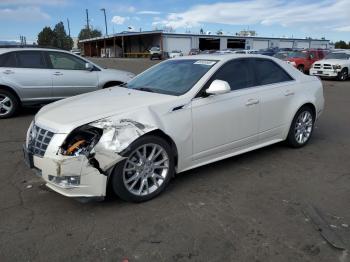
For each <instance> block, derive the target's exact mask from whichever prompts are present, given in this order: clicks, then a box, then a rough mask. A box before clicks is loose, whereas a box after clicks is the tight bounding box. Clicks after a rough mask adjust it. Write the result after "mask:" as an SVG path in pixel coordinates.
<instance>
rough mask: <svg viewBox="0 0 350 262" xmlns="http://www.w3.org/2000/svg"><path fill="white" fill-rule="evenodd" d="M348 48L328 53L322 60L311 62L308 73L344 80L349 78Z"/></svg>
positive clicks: (349, 57)
mask: <svg viewBox="0 0 350 262" xmlns="http://www.w3.org/2000/svg"><path fill="white" fill-rule="evenodd" d="M349 72H350V50H346V51H337V52H332V53H329V54H328V55H327V56H326V57H325V58H324V59H323V60H320V61H318V62H316V63H314V64H313V66H312V68H311V69H310V75H315V76H319V77H323V78H337V79H338V80H341V81H344V80H346V79H348V78H349Z"/></svg>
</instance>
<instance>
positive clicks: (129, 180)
mask: <svg viewBox="0 0 350 262" xmlns="http://www.w3.org/2000/svg"><path fill="white" fill-rule="evenodd" d="M125 157H126V159H125V160H123V161H122V162H120V163H118V164H117V165H116V167H115V169H114V172H113V174H112V175H113V177H112V187H113V190H114V192H115V193H116V194H117V195H118V196H119V197H120V198H121V199H123V200H125V201H130V202H143V201H147V200H150V199H152V198H154V197H155V196H157V195H158V194H160V193H161V192H162V191H163V190H164V189H165V187H166V186H167V184H168V183H169V181H170V179H171V177H172V176H173V174H174V157H173V153H172V151H171V148H170V146H169V144H168V143H167V142H166V141H165V140H164V139H162V138H160V137H156V136H144V137H141V138H139V139H138V140H136V141H135V142H134V143H132V145H131V146H130V150H128V153H127V154H126V156H125Z"/></svg>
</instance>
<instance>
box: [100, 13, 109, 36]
mask: <svg viewBox="0 0 350 262" xmlns="http://www.w3.org/2000/svg"><path fill="white" fill-rule="evenodd" d="M101 11H102V12H103V14H104V16H105V27H106V36H107V35H108V31H107V18H106V9H105V8H101Z"/></svg>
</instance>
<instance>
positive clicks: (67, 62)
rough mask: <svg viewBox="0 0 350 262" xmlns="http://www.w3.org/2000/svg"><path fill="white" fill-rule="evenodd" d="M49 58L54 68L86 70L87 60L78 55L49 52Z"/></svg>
mask: <svg viewBox="0 0 350 262" xmlns="http://www.w3.org/2000/svg"><path fill="white" fill-rule="evenodd" d="M49 58H50V61H51V64H52V68H54V69H65V70H85V64H86V62H85V61H84V60H82V59H79V58H78V57H75V56H73V55H70V54H66V53H60V52H49Z"/></svg>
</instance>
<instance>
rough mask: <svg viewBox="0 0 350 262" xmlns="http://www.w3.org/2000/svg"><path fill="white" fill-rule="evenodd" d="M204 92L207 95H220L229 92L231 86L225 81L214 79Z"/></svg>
mask: <svg viewBox="0 0 350 262" xmlns="http://www.w3.org/2000/svg"><path fill="white" fill-rule="evenodd" d="M205 92H206V93H207V94H209V95H220V94H225V93H229V92H231V87H230V85H229V83H227V82H226V81H223V80H214V81H213V82H212V83H211V84H210V86H209V88H208V89H207V90H205Z"/></svg>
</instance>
